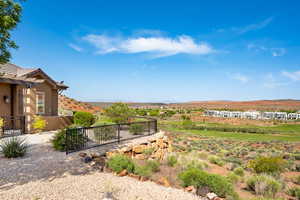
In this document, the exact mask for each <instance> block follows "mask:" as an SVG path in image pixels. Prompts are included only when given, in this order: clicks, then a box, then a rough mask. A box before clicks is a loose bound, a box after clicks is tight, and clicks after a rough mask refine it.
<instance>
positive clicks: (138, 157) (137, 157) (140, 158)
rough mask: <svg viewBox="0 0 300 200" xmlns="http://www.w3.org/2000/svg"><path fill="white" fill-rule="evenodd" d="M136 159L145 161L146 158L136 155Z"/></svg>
mask: <svg viewBox="0 0 300 200" xmlns="http://www.w3.org/2000/svg"><path fill="white" fill-rule="evenodd" d="M135 158H136V159H138V160H145V159H146V156H145V155H144V154H136V155H135Z"/></svg>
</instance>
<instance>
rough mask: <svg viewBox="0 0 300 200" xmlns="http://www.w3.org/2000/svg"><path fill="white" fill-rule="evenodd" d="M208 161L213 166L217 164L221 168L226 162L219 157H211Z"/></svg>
mask: <svg viewBox="0 0 300 200" xmlns="http://www.w3.org/2000/svg"><path fill="white" fill-rule="evenodd" d="M208 160H209V162H210V163H212V164H216V165H219V166H223V165H224V162H223V161H222V159H221V158H219V157H218V156H209V157H208Z"/></svg>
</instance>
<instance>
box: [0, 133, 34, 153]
mask: <svg viewBox="0 0 300 200" xmlns="http://www.w3.org/2000/svg"><path fill="white" fill-rule="evenodd" d="M27 149H28V145H27V144H26V142H25V140H24V139H20V138H18V137H12V138H10V139H6V140H4V141H3V142H2V143H1V144H0V152H1V153H3V154H4V156H5V157H6V158H17V157H22V156H24V155H25V154H26V152H27Z"/></svg>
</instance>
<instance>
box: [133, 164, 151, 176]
mask: <svg viewBox="0 0 300 200" xmlns="http://www.w3.org/2000/svg"><path fill="white" fill-rule="evenodd" d="M134 173H135V174H136V175H139V176H143V177H150V176H151V175H152V170H151V168H150V167H149V166H147V165H136V167H135V169H134Z"/></svg>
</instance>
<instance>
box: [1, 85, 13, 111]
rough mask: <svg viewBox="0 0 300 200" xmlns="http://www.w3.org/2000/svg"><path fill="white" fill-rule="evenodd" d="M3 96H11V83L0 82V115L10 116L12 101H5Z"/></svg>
mask: <svg viewBox="0 0 300 200" xmlns="http://www.w3.org/2000/svg"><path fill="white" fill-rule="evenodd" d="M4 96H9V97H11V85H10V84H5V83H0V116H10V115H11V103H12V102H11V101H10V103H5V102H4Z"/></svg>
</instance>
